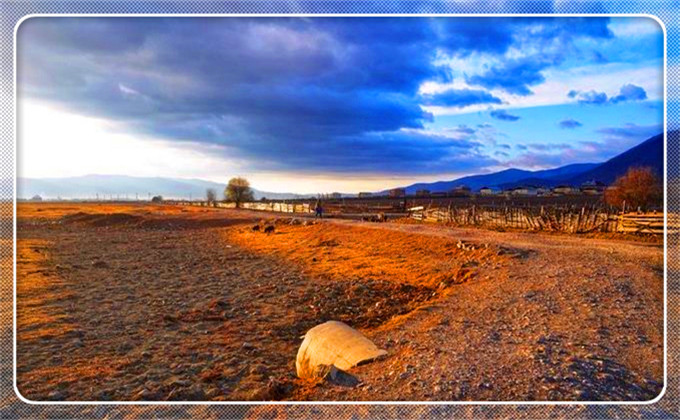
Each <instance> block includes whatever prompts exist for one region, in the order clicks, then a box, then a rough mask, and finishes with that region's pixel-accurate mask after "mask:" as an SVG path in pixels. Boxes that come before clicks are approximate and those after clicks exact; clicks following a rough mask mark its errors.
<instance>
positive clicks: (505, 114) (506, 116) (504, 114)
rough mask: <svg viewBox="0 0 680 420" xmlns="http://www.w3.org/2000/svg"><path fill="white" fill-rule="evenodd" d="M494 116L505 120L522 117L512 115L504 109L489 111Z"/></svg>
mask: <svg viewBox="0 0 680 420" xmlns="http://www.w3.org/2000/svg"><path fill="white" fill-rule="evenodd" d="M489 115H491V116H492V117H493V118H495V119H497V120H503V121H517V120H519V119H520V117H519V116H518V115H512V114H510V113H508V111H506V110H504V109H494V110H493V111H491V112H490V113H489Z"/></svg>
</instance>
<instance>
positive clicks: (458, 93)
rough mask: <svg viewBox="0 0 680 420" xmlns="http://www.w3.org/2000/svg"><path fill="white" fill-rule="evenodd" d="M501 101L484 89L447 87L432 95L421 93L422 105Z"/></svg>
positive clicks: (463, 104) (492, 102)
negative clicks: (447, 88)
mask: <svg viewBox="0 0 680 420" xmlns="http://www.w3.org/2000/svg"><path fill="white" fill-rule="evenodd" d="M501 102H502V101H501V100H500V99H499V98H497V97H495V96H493V95H492V94H490V93H489V92H487V91H484V90H477V89H449V90H446V91H444V92H441V93H437V94H434V95H423V104H424V105H436V106H447V107H458V108H463V107H466V106H470V105H477V104H500V103H501Z"/></svg>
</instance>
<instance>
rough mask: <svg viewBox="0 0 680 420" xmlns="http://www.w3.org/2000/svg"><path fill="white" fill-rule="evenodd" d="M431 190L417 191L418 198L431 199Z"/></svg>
mask: <svg viewBox="0 0 680 420" xmlns="http://www.w3.org/2000/svg"><path fill="white" fill-rule="evenodd" d="M429 196H430V190H418V191H416V197H429Z"/></svg>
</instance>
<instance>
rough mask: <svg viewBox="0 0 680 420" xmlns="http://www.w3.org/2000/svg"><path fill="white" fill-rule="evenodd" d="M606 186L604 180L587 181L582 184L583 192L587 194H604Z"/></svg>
mask: <svg viewBox="0 0 680 420" xmlns="http://www.w3.org/2000/svg"><path fill="white" fill-rule="evenodd" d="M605 188H606V185H604V183H603V182H600V181H595V180H591V181H586V182H584V183H583V184H581V192H582V193H583V194H586V195H600V194H604V190H605Z"/></svg>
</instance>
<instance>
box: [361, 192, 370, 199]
mask: <svg viewBox="0 0 680 420" xmlns="http://www.w3.org/2000/svg"><path fill="white" fill-rule="evenodd" d="M369 197H373V193H370V192H360V193H359V198H369Z"/></svg>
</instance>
